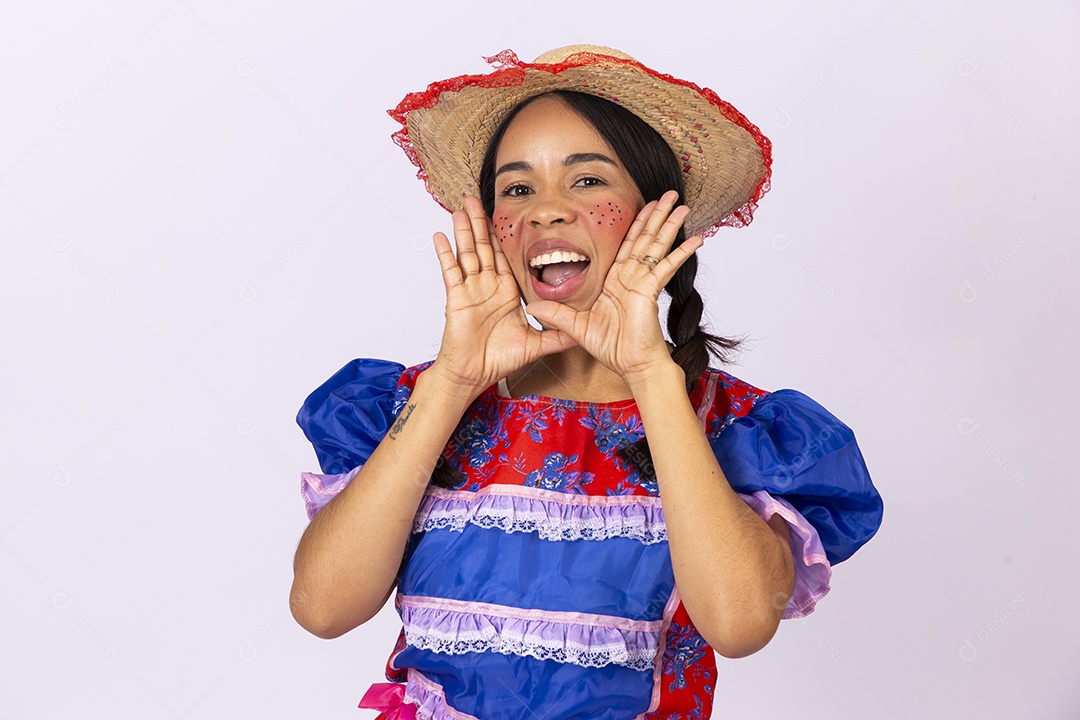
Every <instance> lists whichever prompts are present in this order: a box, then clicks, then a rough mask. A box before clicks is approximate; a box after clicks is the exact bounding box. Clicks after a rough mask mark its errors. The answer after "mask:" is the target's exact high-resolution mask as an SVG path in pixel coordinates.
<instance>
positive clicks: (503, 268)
mask: <svg viewBox="0 0 1080 720" xmlns="http://www.w3.org/2000/svg"><path fill="white" fill-rule="evenodd" d="M488 231H489V232H490V233H491V237H495V226H494V225H491V226H490V227H489V228H488ZM491 248H492V249H493V250H494V251H495V272H496V273H498V274H499V275H511V276H512V275H513V274H514V271H513V270H511V269H510V261H509V260H508V259H507V257H506V253H504V252H503V249H502V245H500V244H499V243H498V242H493V243H491Z"/></svg>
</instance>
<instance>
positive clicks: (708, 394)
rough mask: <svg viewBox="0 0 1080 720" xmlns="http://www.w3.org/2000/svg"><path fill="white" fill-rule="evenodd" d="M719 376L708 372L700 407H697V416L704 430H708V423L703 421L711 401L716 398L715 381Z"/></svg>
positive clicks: (709, 408) (707, 414)
mask: <svg viewBox="0 0 1080 720" xmlns="http://www.w3.org/2000/svg"><path fill="white" fill-rule="evenodd" d="M718 379H719V376H718V375H717V374H716V373H714V372H710V373H709V383H708V384H707V385H706V386H705V394H704V395H703V396H702V398H701V407H699V408H698V411H697V416H698V420H700V421H701V429H702V430H704V431H705V432H708V431H709V427H708V424H707V423H706V422H705V421H706V419H707V418H708V417H709V410H711V409H712V405H713V401H714V400H715V399H716V381H717V380H718Z"/></svg>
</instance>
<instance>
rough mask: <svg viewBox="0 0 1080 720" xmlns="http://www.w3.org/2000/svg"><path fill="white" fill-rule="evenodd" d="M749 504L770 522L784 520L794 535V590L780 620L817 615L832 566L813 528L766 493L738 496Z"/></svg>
mask: <svg viewBox="0 0 1080 720" xmlns="http://www.w3.org/2000/svg"><path fill="white" fill-rule="evenodd" d="M739 497H741V498H742V499H743V500H744V501H746V504H747V505H749V506H750V507H751V509H753V511H754V512H756V513H757V514H758V515H760V516H761V518H762V519H763V520H765V521H768V520H769V518H771V517H772V516H773V515H779V516H780V517H782V518H784V520H785V521H786V522H787V524H788V528H789V529H790V531H791V554H792V556H793V558H794V560H795V587H794V588H793V589H792V591H791V599H790V600H789V601H788V604H787V608H786V609H785V610H784V613H783V615H781V618H783V619H785V620H788V619H790V618H800V617H805V616H806V615H809V614H810V613H812V612H813V611H814V606H815V605H816V604H817V601H818V600H820V599H821V598H823V597H825V595H826V594H827V593H828V592H829V580H830V579H831V578H832V566H831V565H830V564H829V560H828V559H827V558H826V557H825V548H824V547H823V546H822V544H821V538H820V537H819V536H818V532H817V530H815V529H814V526H813V525H811V524H810V523H809V522H807V521H806V518H804V517H803V516H802V514H801V513H799V511H798V510H796V509H795V508H794V507H792V506H791V503H789V502H788V501H787V500H784V499H783V498H778V497H773V496H772V495H770V494H769V493H767V492H765V491H764V490H758V491H757V492H755V493H753V494H752V495H746V494H744V493H739Z"/></svg>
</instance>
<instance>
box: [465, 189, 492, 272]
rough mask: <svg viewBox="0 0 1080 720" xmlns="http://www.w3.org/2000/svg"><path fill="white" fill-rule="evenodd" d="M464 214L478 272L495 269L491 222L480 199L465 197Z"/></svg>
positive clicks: (472, 196) (471, 196)
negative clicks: (468, 226) (469, 224)
mask: <svg viewBox="0 0 1080 720" xmlns="http://www.w3.org/2000/svg"><path fill="white" fill-rule="evenodd" d="M465 212H467V213H468V214H469V222H470V223H471V225H472V235H473V244H474V247H475V251H476V259H477V262H478V263H479V265H480V272H483V271H485V270H488V271H493V270H494V269H495V257H494V254H493V253H494V251H493V250H492V249H491V234H490V232H489V228H490V227H491V221H490V220H489V219H488V216H487V215H486V214H485V213H484V206H483V204H482V203H481V202H480V198H478V197H476V196H474V195H466V196H465Z"/></svg>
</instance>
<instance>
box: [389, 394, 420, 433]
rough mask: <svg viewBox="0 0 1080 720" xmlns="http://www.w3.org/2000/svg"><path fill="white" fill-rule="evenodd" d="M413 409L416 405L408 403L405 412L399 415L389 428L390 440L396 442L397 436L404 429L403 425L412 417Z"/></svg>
mask: <svg viewBox="0 0 1080 720" xmlns="http://www.w3.org/2000/svg"><path fill="white" fill-rule="evenodd" d="M415 409H416V403H409V404H408V405H407V406H405V412H404V413H402V414H401V417H399V418H398V419H397V420H395V421H394V424H393V426H392V427H391V428H390V439H391V440H397V434H398V433H399V432H401V431H402V429H403V428H404V427H405V423H407V422H408V421H409V416H410V415H412V412H413V410H415Z"/></svg>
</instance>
